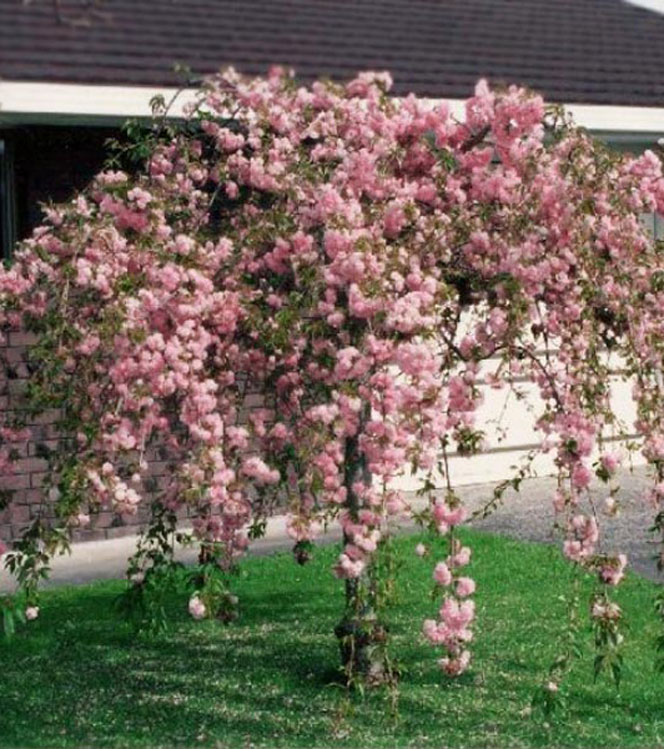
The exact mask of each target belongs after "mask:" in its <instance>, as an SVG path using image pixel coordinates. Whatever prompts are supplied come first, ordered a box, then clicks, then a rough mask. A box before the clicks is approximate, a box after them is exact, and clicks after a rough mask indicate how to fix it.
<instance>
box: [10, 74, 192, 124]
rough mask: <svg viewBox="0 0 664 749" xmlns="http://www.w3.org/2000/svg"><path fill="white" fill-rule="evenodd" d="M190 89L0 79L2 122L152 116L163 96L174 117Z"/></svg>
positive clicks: (67, 121)
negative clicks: (153, 106) (154, 102)
mask: <svg viewBox="0 0 664 749" xmlns="http://www.w3.org/2000/svg"><path fill="white" fill-rule="evenodd" d="M195 93H196V92H195V91H194V90H190V89H177V88H167V87H164V88H158V87H154V88H153V87H147V86H97V85H94V86H92V85H81V84H76V83H34V82H27V81H3V80H0V125H12V124H31V123H39V124H44V125H46V124H81V125H83V124H87V125H103V124H117V123H120V122H123V121H124V120H127V119H129V118H133V117H151V116H152V111H151V108H150V101H151V100H152V99H153V98H154V97H155V96H162V97H163V98H164V100H165V101H166V102H167V103H169V102H170V101H171V100H172V99H173V98H174V97H176V98H175V102H174V103H173V106H172V107H171V109H170V110H169V114H170V115H171V116H173V117H178V116H182V108H183V106H184V105H185V104H186V103H187V102H190V101H192V100H193V98H194V96H195Z"/></svg>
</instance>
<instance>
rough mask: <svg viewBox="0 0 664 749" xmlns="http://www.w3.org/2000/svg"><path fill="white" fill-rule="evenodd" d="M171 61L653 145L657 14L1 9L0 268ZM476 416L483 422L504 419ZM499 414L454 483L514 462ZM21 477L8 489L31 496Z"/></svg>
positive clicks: (603, 0) (572, 4)
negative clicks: (490, 103)
mask: <svg viewBox="0 0 664 749" xmlns="http://www.w3.org/2000/svg"><path fill="white" fill-rule="evenodd" d="M176 63H178V64H179V65H180V66H186V67H187V68H189V69H190V70H191V71H193V74H194V75H195V76H201V75H204V74H207V73H212V72H215V71H217V70H218V69H219V68H221V67H223V66H225V65H229V64H232V65H234V66H235V67H236V68H238V69H239V70H240V71H242V72H246V73H250V74H260V73H264V72H265V71H266V70H267V69H268V67H269V66H270V65H273V64H275V63H280V64H283V65H286V66H289V67H293V68H295V70H296V71H297V73H298V75H299V76H300V77H301V78H302V79H303V80H305V81H310V80H312V79H315V78H318V77H321V76H331V77H334V78H339V79H344V78H350V77H352V76H353V75H354V74H355V73H356V72H357V71H359V70H366V69H377V70H384V69H387V70H389V71H390V72H391V73H392V75H393V77H394V81H395V86H394V94H395V95H396V96H402V95H406V94H408V93H409V92H411V91H412V92H414V93H416V94H418V95H420V96H424V97H429V98H431V99H447V100H451V101H452V104H453V106H456V107H461V102H462V100H463V99H465V98H466V97H467V96H468V95H469V94H470V93H471V92H472V90H473V86H474V84H475V82H476V81H477V79H478V78H480V77H486V78H488V79H489V81H490V82H492V83H494V84H501V83H518V84H522V85H527V86H529V87H531V88H533V89H536V90H537V91H539V92H540V93H542V94H543V95H544V97H545V98H546V99H547V100H548V101H551V102H561V103H564V104H566V105H568V106H569V109H570V110H571V112H572V113H573V115H574V116H575V118H576V120H577V122H578V123H580V124H582V125H584V126H585V127H587V128H589V129H590V130H591V131H592V132H594V133H595V134H597V135H598V136H599V137H601V138H603V139H605V140H606V141H608V142H609V143H611V144H613V145H614V146H616V147H619V148H625V149H630V150H635V151H638V150H642V149H645V148H647V147H652V146H654V145H655V144H656V143H657V141H658V139H659V138H660V137H661V136H662V135H663V134H664V0H408V2H404V0H60V1H59V2H56V0H0V249H1V251H2V253H3V256H4V257H8V256H9V255H10V253H11V248H12V246H13V244H14V242H15V241H16V239H17V238H21V237H23V236H25V235H26V234H28V233H29V231H30V230H31V229H32V227H33V226H35V225H36V224H37V223H38V222H39V220H40V210H39V203H40V202H41V201H45V200H47V199H49V198H53V199H55V200H62V199H65V198H67V197H68V196H69V195H70V194H71V193H72V192H73V191H74V190H75V189H77V188H81V187H83V186H84V185H85V184H86V183H87V182H88V181H89V179H90V177H91V176H92V175H93V174H94V173H95V172H96V171H97V170H98V169H99V168H100V167H101V166H102V164H103V162H104V159H105V154H106V149H105V145H104V144H105V141H106V139H107V138H109V137H113V136H114V135H116V134H117V133H118V128H119V127H120V125H121V123H122V122H123V121H125V120H126V118H129V117H147V116H149V114H150V108H149V102H150V99H151V98H152V97H153V96H154V95H155V94H157V93H160V94H163V95H164V96H165V97H166V98H167V99H168V98H170V97H171V96H172V95H173V94H174V93H175V92H176V91H177V90H178V88H179V87H181V86H182V85H184V87H185V88H187V86H188V85H189V84H188V83H187V82H186V80H185V82H184V83H183V79H182V76H181V75H179V74H178V73H177V72H176V71H175V70H174V65H175V64H176ZM184 100H186V91H185V95H184ZM175 111H176V113H177V109H176V110H175ZM649 220H650V221H651V223H652V226H653V229H654V230H655V231H656V232H659V231H661V229H662V228H664V227H660V226H659V221H658V219H657V217H650V219H649ZM623 385H624V384H618V383H617V385H616V387H617V388H618V391H617V392H618V396H617V397H618V398H619V400H620V403H621V404H622V403H624V404H625V409H626V410H625V418H626V419H627V420H628V421H629V419H630V413H629V397H628V392H627V390H626V389H624V388H623V390H620V388H621V387H623ZM625 387H626V386H625ZM487 403H488V406H487V408H488V411H487V412H486V413H485V414H484V416H483V418H485V419H486V420H487V421H490V420H491V418H493V416H497V415H498V413H500V411H501V410H502V405H501V404H500V403H498V401H497V400H496V399H495V398H493V399H487ZM509 409H510V410H509V411H508V418H507V421H508V422H509V423H510V424H511V425H512V426H513V427H514V429H513V430H512V436H511V437H510V438H509V439H508V440H506V441H503V442H501V443H500V444H494V447H493V449H492V451H491V452H490V453H489V454H488V455H487V456H485V457H484V458H482V459H480V460H479V461H475V462H473V464H472V467H470V464H468V463H466V462H463V461H461V460H458V461H456V463H455V465H457V466H458V468H456V469H455V470H457V475H458V478H459V480H461V481H477V480H479V479H480V478H481V479H484V480H488V479H493V478H498V477H499V476H500V475H502V474H503V473H504V466H505V465H509V464H510V463H512V462H514V461H515V460H517V459H518V458H519V457H521V456H523V455H525V454H527V452H528V450H529V448H530V446H531V445H532V444H533V441H534V439H535V438H534V435H533V432H532V427H531V425H530V422H531V421H532V419H530V417H529V414H528V413H527V412H523V413H522V412H521V410H520V409H523V405H522V404H511V405H509ZM494 412H495V413H494ZM499 454H501V455H502V454H504V459H503V458H501V459H500V460H498V459H497V458H496V455H499ZM482 460H484V463H483V462H482ZM26 470H32V471H33V473H34V469H26ZM26 476H27V473H26ZM33 479H34V476H33V475H32V474H31V477H28V478H26V479H24V482H25V481H27V485H26V486H22V487H20V488H22V489H25V490H26V491H28V492H35V491H38V486H39V484H38V481H35V480H33ZM29 501H30V500H29V499H26V500H25V506H26V507H27V506H28V504H29ZM0 524H1V521H0Z"/></svg>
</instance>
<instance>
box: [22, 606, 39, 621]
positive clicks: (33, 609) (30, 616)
mask: <svg viewBox="0 0 664 749" xmlns="http://www.w3.org/2000/svg"><path fill="white" fill-rule="evenodd" d="M38 616H39V606H28V607H27V608H26V609H25V618H26V619H27V620H28V621H29V622H31V621H34V620H35V619H36V618H37V617H38Z"/></svg>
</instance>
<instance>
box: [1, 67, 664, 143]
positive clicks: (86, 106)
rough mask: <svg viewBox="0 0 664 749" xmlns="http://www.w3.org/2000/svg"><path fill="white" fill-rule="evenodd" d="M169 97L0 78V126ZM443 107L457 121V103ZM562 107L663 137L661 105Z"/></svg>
mask: <svg viewBox="0 0 664 749" xmlns="http://www.w3.org/2000/svg"><path fill="white" fill-rule="evenodd" d="M175 94H178V89H176V88H152V87H144V86H102V85H80V84H73V83H34V82H24V81H1V80H0V126H3V125H4V126H11V125H20V124H30V123H41V124H81V125H83V124H98V125H102V124H118V123H120V122H123V121H124V120H126V119H127V118H133V117H150V116H151V110H150V100H151V99H152V98H153V97H154V96H157V95H161V96H163V97H164V99H165V100H166V101H167V102H169V101H170V100H171V99H172V97H173V96H174V95H175ZM194 96H195V91H194V90H193V89H184V90H181V91H180V92H179V94H178V96H177V98H176V101H175V104H174V105H173V107H172V108H171V110H170V114H171V115H172V116H175V117H177V116H181V115H182V107H183V106H184V105H185V104H186V103H187V102H190V101H192V100H193V98H194ZM449 103H450V105H451V108H452V111H453V112H454V113H455V114H457V115H458V116H460V117H461V116H462V115H463V101H461V100H450V101H449ZM566 108H567V110H568V111H569V112H570V113H571V114H572V115H573V117H574V119H575V121H576V122H577V123H578V124H579V125H582V126H583V127H585V128H587V129H588V130H591V131H593V132H595V133H600V134H601V133H606V134H611V135H614V136H616V137H617V138H618V139H621V136H622V137H623V138H627V139H639V138H641V139H650V138H659V137H660V136H661V135H663V134H664V107H661V108H660V107H623V106H604V105H595V104H570V105H568V106H567V107H566Z"/></svg>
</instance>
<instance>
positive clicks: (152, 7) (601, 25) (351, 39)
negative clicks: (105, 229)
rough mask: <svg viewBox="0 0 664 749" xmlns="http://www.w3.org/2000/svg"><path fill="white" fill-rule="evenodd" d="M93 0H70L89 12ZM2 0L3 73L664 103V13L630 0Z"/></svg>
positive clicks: (10, 75)
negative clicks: (518, 91) (387, 86)
mask: <svg viewBox="0 0 664 749" xmlns="http://www.w3.org/2000/svg"><path fill="white" fill-rule="evenodd" d="M83 2H84V0H61V3H62V5H63V7H64V8H65V9H66V13H67V14H69V15H71V16H72V17H75V16H77V15H78V14H79V13H80V8H81V7H82V3H83ZM101 7H102V8H103V9H104V10H105V11H107V12H108V14H109V18H108V19H107V20H103V19H97V20H95V21H94V22H93V24H92V25H91V26H90V27H88V28H84V27H73V26H69V25H64V24H61V23H58V22H57V20H56V18H55V16H54V13H53V6H52V0H31V2H30V3H29V4H28V5H27V6H26V5H24V4H23V0H0V77H2V78H4V79H9V80H33V81H34V80H38V81H65V82H79V83H109V84H110V83H112V84H145V85H161V84H172V83H174V82H175V81H176V80H177V79H176V76H175V75H174V73H173V72H172V69H173V64H174V63H175V62H181V63H185V64H187V65H189V66H190V67H191V68H192V69H193V70H194V71H195V72H197V73H208V72H212V71H215V70H217V69H218V68H220V67H221V66H223V65H226V64H233V65H235V66H236V67H237V68H239V69H240V70H242V71H246V72H249V73H261V72H265V70H266V69H267V67H269V66H270V65H271V64H273V63H282V64H286V65H289V66H293V67H295V68H296V71H297V73H298V75H299V76H301V77H302V78H304V79H310V78H313V77H317V76H321V75H331V76H335V77H341V78H346V77H349V76H351V75H353V73H354V72H355V71H357V70H364V69H381V70H382V69H388V70H390V71H391V72H392V74H393V76H394V79H395V84H396V85H395V91H396V93H407V92H409V91H414V92H416V93H418V94H422V95H427V96H432V97H465V96H467V95H468V94H469V93H470V91H471V90H472V87H473V85H474V83H475V81H476V80H477V78H478V77H480V76H488V77H489V79H491V80H493V81H494V82H518V83H523V84H527V85H529V86H531V87H533V88H536V89H538V90H539V91H541V92H542V93H543V94H544V95H545V96H546V97H547V98H548V99H550V100H554V101H566V102H586V103H596V104H624V105H628V104H630V105H644V106H657V107H664V15H661V16H660V15H658V14H656V13H652V12H649V11H646V10H643V9H640V8H636V7H634V6H631V5H629V4H627V3H626V2H624V0H354V1H352V0H102V2H101Z"/></svg>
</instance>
